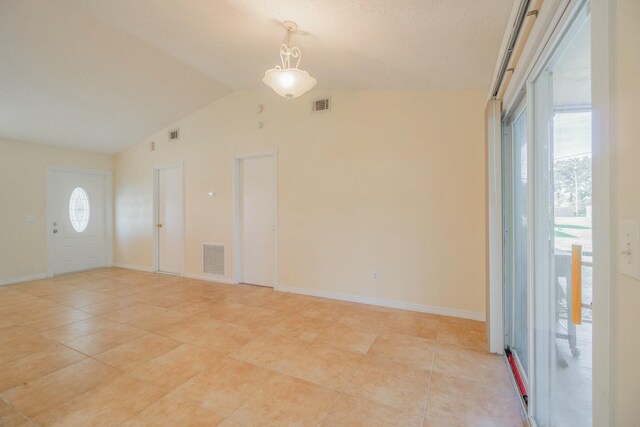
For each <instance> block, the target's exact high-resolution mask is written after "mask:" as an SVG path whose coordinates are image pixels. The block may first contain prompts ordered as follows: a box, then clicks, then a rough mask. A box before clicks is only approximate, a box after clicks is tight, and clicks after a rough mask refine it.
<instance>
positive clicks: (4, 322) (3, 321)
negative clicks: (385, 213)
mask: <svg viewBox="0 0 640 427" xmlns="http://www.w3.org/2000/svg"><path fill="white" fill-rule="evenodd" d="M14 324H15V323H14V322H13V321H12V320H10V319H4V318H0V329H2V328H6V327H7V326H13V325H14Z"/></svg>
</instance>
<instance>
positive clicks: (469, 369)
mask: <svg viewBox="0 0 640 427" xmlns="http://www.w3.org/2000/svg"><path fill="white" fill-rule="evenodd" d="M433 371H434V372H439V373H441V374H445V375H450V376H453V377H457V378H460V379H463V380H469V381H475V382H480V383H484V384H501V385H505V386H509V385H510V384H511V378H510V376H509V375H510V374H509V370H508V367H507V365H506V363H505V361H504V359H503V358H502V356H498V355H495V354H491V353H488V352H481V351H475V350H468V349H466V348H463V347H459V346H454V345H449V344H442V343H440V344H438V346H437V348H436V352H435V360H434V363H433Z"/></svg>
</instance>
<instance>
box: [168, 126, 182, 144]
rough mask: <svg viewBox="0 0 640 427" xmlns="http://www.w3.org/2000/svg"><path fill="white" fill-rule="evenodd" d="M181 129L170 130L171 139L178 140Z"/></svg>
mask: <svg viewBox="0 0 640 427" xmlns="http://www.w3.org/2000/svg"><path fill="white" fill-rule="evenodd" d="M179 134H180V129H173V130H170V131H169V141H173V142H178V140H179V139H180V135H179Z"/></svg>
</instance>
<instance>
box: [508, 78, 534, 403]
mask: <svg viewBox="0 0 640 427" xmlns="http://www.w3.org/2000/svg"><path fill="white" fill-rule="evenodd" d="M516 105H517V106H516V107H515V108H514V109H512V110H511V111H510V112H508V114H506V115H505V118H504V119H503V133H502V203H503V204H502V209H503V213H502V215H503V216H502V224H503V262H502V265H503V279H502V280H503V284H504V285H503V286H504V287H503V292H504V295H503V301H504V312H503V323H504V344H505V347H506V346H509V347H512V348H513V346H514V342H515V316H514V315H513V314H514V304H515V286H516V271H515V262H516V261H515V257H516V255H515V250H516V248H515V238H516V237H515V205H514V199H515V188H514V179H515V175H514V172H515V166H514V161H515V159H514V144H515V132H514V129H513V127H514V125H515V123H516V122H517V121H518V119H520V118H521V117H522V115H523V114H526V116H525V135H526V136H525V138H526V141H530V139H529V137H530V132H529V128H530V115H529V114H528V107H529V106H528V98H527V96H526V92H524V91H523V92H521V99H520V102H518V103H517V104H516ZM531 150H532V148H531V144H530V143H527V171H528V173H529V172H530V171H531V170H532V169H531V167H532V157H531ZM530 184H531V180H530V179H529V177H528V178H527V193H526V204H527V207H528V209H527V224H531V210H530V207H531V197H532V188H531V187H532V186H531V185H530ZM531 233H532V230H531V227H529V226H528V227H527V236H526V237H527V265H528V266H529V265H531V264H530V262H531V251H530V250H529V247H530V242H531ZM531 283H532V281H531V274H530V272H529V268H527V278H526V298H527V314H528V315H527V321H526V327H525V328H526V333H527V340H528V343H527V344H528V345H527V355H526V356H527V360H529V361H531V356H530V350H529V349H530V347H531V345H530V335H531V332H530V331H531V304H530V301H531ZM514 358H515V361H516V365H517V367H518V369H519V371H520V374H521V376H522V380H523V382H524V385H525V388H526V389H527V390H528V391H529V390H530V386H529V385H530V382H529V376H530V375H529V369H530V365H531V363H528V366H529V369H527V370H526V371H525V369H523V365H522V363H521V361H520V357H519V356H518V354H517V353H514Z"/></svg>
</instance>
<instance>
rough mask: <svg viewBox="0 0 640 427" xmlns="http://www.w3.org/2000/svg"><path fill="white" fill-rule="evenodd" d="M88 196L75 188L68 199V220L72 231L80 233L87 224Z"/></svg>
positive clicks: (82, 189) (81, 189)
mask: <svg viewBox="0 0 640 427" xmlns="http://www.w3.org/2000/svg"><path fill="white" fill-rule="evenodd" d="M89 213H90V208H89V196H88V195H87V192H86V191H85V190H84V188H82V187H76V189H75V190H73V192H72V193H71V198H70V199H69V219H70V220H71V225H72V226H73V229H74V230H76V231H77V232H78V233H82V232H83V231H84V230H85V229H86V228H87V225H88V224H89Z"/></svg>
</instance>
